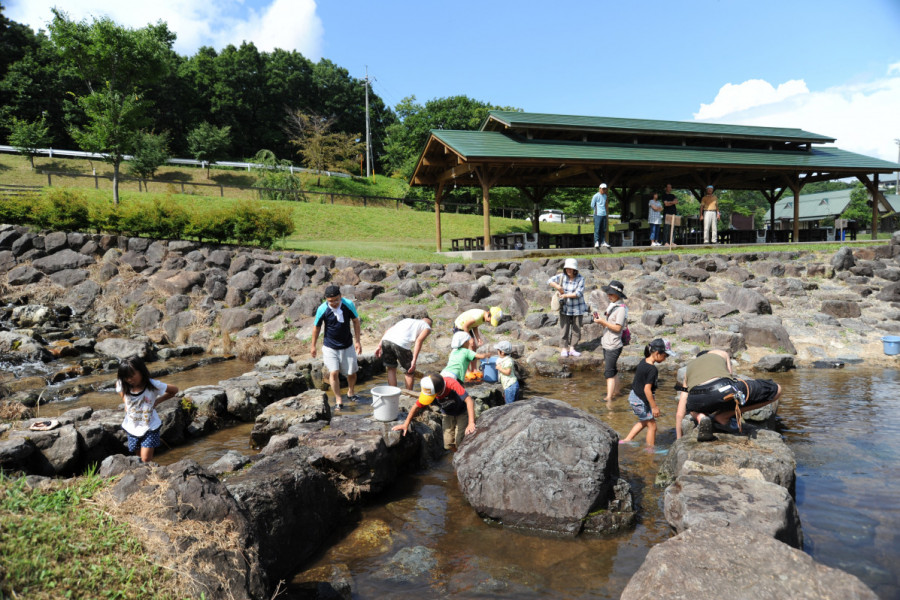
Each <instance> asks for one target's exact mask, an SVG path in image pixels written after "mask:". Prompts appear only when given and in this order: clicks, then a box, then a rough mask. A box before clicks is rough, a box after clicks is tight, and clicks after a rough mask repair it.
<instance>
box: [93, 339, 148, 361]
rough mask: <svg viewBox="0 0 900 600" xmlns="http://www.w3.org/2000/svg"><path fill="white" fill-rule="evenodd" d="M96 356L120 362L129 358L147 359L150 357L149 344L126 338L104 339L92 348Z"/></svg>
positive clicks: (144, 341)
mask: <svg viewBox="0 0 900 600" xmlns="http://www.w3.org/2000/svg"><path fill="white" fill-rule="evenodd" d="M94 350H95V351H96V352H97V354H101V355H103V356H108V357H110V358H115V359H118V360H122V359H123V358H128V357H129V356H137V357H140V358H147V357H148V356H151V355H152V348H151V346H150V342H148V341H146V340H130V339H127V338H106V339H105V340H102V341H99V342H97V343H96V345H95V346H94Z"/></svg>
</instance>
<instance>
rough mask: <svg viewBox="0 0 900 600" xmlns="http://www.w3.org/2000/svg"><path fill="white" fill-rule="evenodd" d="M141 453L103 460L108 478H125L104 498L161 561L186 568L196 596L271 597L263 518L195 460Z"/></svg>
mask: <svg viewBox="0 0 900 600" xmlns="http://www.w3.org/2000/svg"><path fill="white" fill-rule="evenodd" d="M134 458H135V457H124V456H120V455H116V456H111V457H109V458H108V459H106V460H105V461H103V464H102V466H101V468H100V476H101V477H112V476H114V475H121V477H120V478H119V479H118V480H117V481H116V483H115V484H114V485H113V486H112V487H111V488H110V489H109V490H108V492H105V493H104V494H103V495H102V496H101V499H100V501H101V502H103V503H104V504H105V505H106V507H107V510H108V511H109V512H110V513H112V514H113V516H114V517H116V518H118V519H123V520H126V521H129V522H130V523H132V525H133V526H134V527H133V530H134V531H137V532H139V534H140V537H141V539H142V541H143V542H144V543H145V544H147V545H148V546H149V547H150V548H151V549H152V553H153V557H154V561H155V562H157V561H158V562H159V563H161V564H162V565H164V566H165V567H166V568H167V570H169V571H171V572H173V573H176V574H181V575H180V577H181V582H182V583H183V584H184V585H186V586H187V587H188V589H189V590H190V591H191V593H190V594H189V596H190V597H192V598H200V597H201V596H204V597H206V598H230V599H233V600H257V599H259V598H267V597H269V594H270V593H271V590H269V589H268V580H267V577H266V573H265V571H264V569H263V567H262V566H261V559H260V557H261V554H262V552H263V549H262V548H261V546H260V543H259V540H258V538H257V537H256V536H255V534H254V525H256V523H254V522H253V521H252V520H251V519H248V515H247V513H246V512H245V511H244V509H243V507H242V506H241V505H240V504H239V503H238V501H236V500H235V497H234V496H232V494H231V493H229V491H228V488H226V487H225V484H223V483H221V482H220V481H219V480H218V479H216V478H215V477H214V476H213V475H212V474H210V473H209V472H208V471H206V470H205V469H204V468H203V467H201V466H200V465H198V464H197V463H195V462H194V461H192V460H190V459H186V460H182V461H180V462H177V463H175V464H172V465H169V466H168V467H150V466H148V465H146V464H141V463H138V462H136V461H135V460H134ZM298 539H299V536H298ZM276 581H277V579H276Z"/></svg>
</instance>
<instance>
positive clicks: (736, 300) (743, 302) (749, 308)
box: [719, 287, 772, 315]
mask: <svg viewBox="0 0 900 600" xmlns="http://www.w3.org/2000/svg"><path fill="white" fill-rule="evenodd" d="M719 297H720V298H721V299H722V302H725V303H726V304H728V305H730V306H733V307H734V308H736V309H738V310H739V311H741V312H744V313H751V314H757V315H770V314H772V305H771V304H770V303H769V301H768V299H766V297H765V296H763V295H762V294H760V293H759V292H757V291H756V290H751V289H748V288H742V287H729V288H726V289H724V290H722V292H721V293H720V294H719Z"/></svg>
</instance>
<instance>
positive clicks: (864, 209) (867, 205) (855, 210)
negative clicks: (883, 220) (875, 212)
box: [841, 183, 872, 229]
mask: <svg viewBox="0 0 900 600" xmlns="http://www.w3.org/2000/svg"><path fill="white" fill-rule="evenodd" d="M841 218H842V219H853V220H855V221H856V226H857V227H858V228H860V229H864V228H866V227H869V226H870V225H871V224H872V198H871V197H870V196H869V191H868V190H867V189H866V186H864V185H863V184H862V183H857V184H856V185H855V186H854V187H853V191H852V192H850V204H849V205H847V208H846V209H845V210H844V212H842V213H841Z"/></svg>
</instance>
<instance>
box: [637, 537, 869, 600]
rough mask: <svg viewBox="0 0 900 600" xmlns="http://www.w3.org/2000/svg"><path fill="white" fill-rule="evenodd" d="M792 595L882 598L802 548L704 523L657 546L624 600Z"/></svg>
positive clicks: (808, 599)
mask: <svg viewBox="0 0 900 600" xmlns="http://www.w3.org/2000/svg"><path fill="white" fill-rule="evenodd" d="M645 598H654V600H682V599H684V598H698V599H699V598H728V599H729V600H759V599H760V598H790V599H791V600H821V599H822V598H841V599H844V598H853V599H855V600H876V599H877V598H878V596H876V595H875V593H874V592H872V590H870V589H869V588H867V587H866V586H865V584H864V583H863V582H861V581H860V580H859V579H857V578H856V577H855V576H853V575H850V574H849V573H845V572H844V571H841V570H839V569H833V568H831V567H826V566H825V565H822V564H819V563H817V562H816V561H815V560H813V559H812V557H811V556H809V555H808V554H806V553H805V552H803V551H801V550H797V549H795V548H791V547H790V546H788V545H787V544H783V543H781V542H779V541H778V540H776V539H774V538H772V537H769V536H767V535H765V534H763V533H759V532H756V531H753V530H752V529H748V528H747V527H742V526H740V525H732V526H730V527H727V528H726V527H717V526H715V525H704V526H699V527H692V528H690V529H688V530H687V531H685V532H683V533H680V534H679V535H677V536H675V537H673V538H672V539H669V540H667V541H665V542H663V543H662V544H657V545H656V546H654V547H653V548H651V549H650V552H649V553H648V554H647V558H646V559H645V560H644V563H643V564H642V565H641V568H640V569H638V571H637V573H635V574H634V575H633V576H632V577H631V580H630V581H629V582H628V585H627V586H625V590H624V591H623V592H622V596H621V600H644V599H645Z"/></svg>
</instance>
